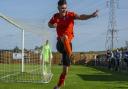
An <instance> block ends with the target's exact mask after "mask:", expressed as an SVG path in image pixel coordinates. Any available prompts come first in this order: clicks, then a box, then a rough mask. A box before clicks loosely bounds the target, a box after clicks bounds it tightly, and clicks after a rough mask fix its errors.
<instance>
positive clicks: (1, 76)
mask: <svg viewBox="0 0 128 89" xmlns="http://www.w3.org/2000/svg"><path fill="white" fill-rule="evenodd" d="M0 21H2V22H4V25H5V24H6V25H5V26H7V27H8V29H2V30H1V34H0V35H1V36H0V39H2V40H1V42H0V81H5V82H33V83H48V82H49V81H50V80H51V78H52V73H51V59H50V62H49V63H47V64H48V65H47V66H46V67H48V68H47V69H48V70H49V71H50V72H48V73H49V75H47V76H48V78H47V81H46V76H44V73H43V72H44V71H43V68H44V66H45V65H46V63H45V62H42V60H41V59H40V55H41V51H40V50H41V47H42V44H44V42H45V41H46V40H48V39H50V35H49V34H50V32H49V31H48V29H47V27H46V26H45V25H46V24H45V23H43V24H42V25H37V24H36V25H35V24H34V25H33V24H28V23H26V22H25V23H23V21H19V20H15V19H13V18H10V17H8V16H5V15H3V14H1V13H0ZM6 22H8V23H6ZM13 25H14V26H13ZM23 30H24V31H25V34H24V40H23ZM23 41H24V44H23ZM23 45H24V46H23ZM35 46H36V47H35ZM23 47H25V49H24V53H23V50H22V48H23ZM34 47H35V48H34ZM23 55H24V56H23ZM44 80H45V81H44Z"/></svg>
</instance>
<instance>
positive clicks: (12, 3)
mask: <svg viewBox="0 0 128 89" xmlns="http://www.w3.org/2000/svg"><path fill="white" fill-rule="evenodd" d="M57 1H58V0H1V2H0V13H3V14H4V15H6V16H9V17H12V18H14V19H15V20H17V21H21V22H22V23H23V24H25V25H27V24H31V25H32V27H31V26H30V27H29V25H28V27H29V29H34V31H33V32H25V48H34V47H35V46H40V45H41V44H42V43H43V42H44V40H46V39H49V40H50V43H51V45H52V49H53V50H54V51H55V50H56V48H55V45H56V32H55V30H54V29H50V28H48V27H47V22H48V21H49V19H50V17H51V16H52V15H53V14H54V13H56V12H57ZM107 1H109V0H67V2H68V9H69V10H70V11H74V12H76V13H78V14H90V13H92V12H93V11H95V10H96V9H99V11H100V12H99V17H98V18H94V19H90V20H86V21H75V26H74V32H75V38H74V40H73V51H92V50H94V51H95V50H105V41H106V34H107V29H108V16H109V15H108V14H109V9H108V7H107V5H106V2H107ZM127 3H128V0H119V6H118V9H117V10H116V20H117V29H118V30H119V31H118V43H116V47H122V46H125V41H126V40H128V39H127V38H128V35H127V33H128V25H127V24H128V20H127V18H128V5H127ZM33 26H34V27H33ZM35 27H37V29H38V30H37V29H35ZM41 28H43V29H41ZM35 31H37V32H38V33H42V36H41V35H39V34H37V33H36V32H35ZM41 31H42V32H41ZM47 31H48V32H49V33H48V34H45V32H47ZM21 36H22V34H21V30H19V29H17V28H16V27H14V26H12V25H10V24H8V23H7V22H6V21H4V20H2V19H0V39H1V41H0V49H3V48H4V49H9V48H13V47H15V46H19V47H21V38H22V37H21Z"/></svg>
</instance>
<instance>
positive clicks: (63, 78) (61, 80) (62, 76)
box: [58, 73, 66, 87]
mask: <svg viewBox="0 0 128 89" xmlns="http://www.w3.org/2000/svg"><path fill="white" fill-rule="evenodd" d="M65 77H66V75H65V74H63V73H62V74H61V75H60V79H59V82H58V86H59V87H60V86H61V85H62V84H63V83H64V80H65Z"/></svg>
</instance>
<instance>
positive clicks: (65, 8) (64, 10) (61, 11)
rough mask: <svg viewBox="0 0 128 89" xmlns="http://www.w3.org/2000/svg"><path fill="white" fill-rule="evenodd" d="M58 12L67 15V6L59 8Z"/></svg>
mask: <svg viewBox="0 0 128 89" xmlns="http://www.w3.org/2000/svg"><path fill="white" fill-rule="evenodd" d="M58 10H59V12H60V13H61V14H65V13H66V11H67V5H66V4H63V5H61V6H58Z"/></svg>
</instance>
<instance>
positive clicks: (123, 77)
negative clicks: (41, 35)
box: [0, 65, 128, 89]
mask: <svg viewBox="0 0 128 89" xmlns="http://www.w3.org/2000/svg"><path fill="white" fill-rule="evenodd" d="M61 69H62V66H57V65H54V66H53V68H52V71H53V74H54V75H53V79H52V80H51V82H50V83H48V84H41V83H39V84H38V83H4V82H0V89H53V87H54V85H55V84H56V83H57V81H58V78H59V75H60V73H61ZM69 70H70V71H69V74H68V76H67V80H66V81H65V86H63V87H62V88H61V89H128V74H127V73H120V72H112V71H109V70H107V69H104V68H98V67H97V68H96V67H87V66H82V65H72V66H71V67H70V69H69Z"/></svg>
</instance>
